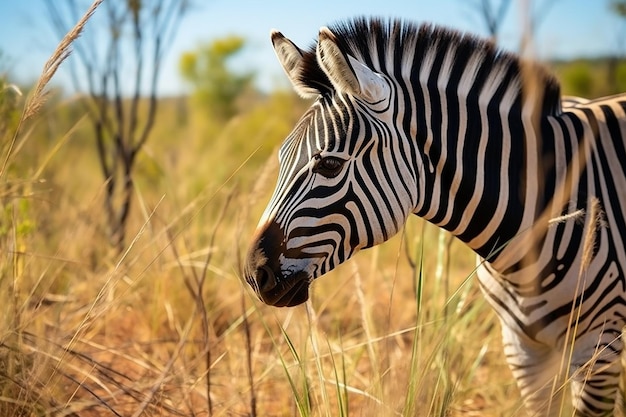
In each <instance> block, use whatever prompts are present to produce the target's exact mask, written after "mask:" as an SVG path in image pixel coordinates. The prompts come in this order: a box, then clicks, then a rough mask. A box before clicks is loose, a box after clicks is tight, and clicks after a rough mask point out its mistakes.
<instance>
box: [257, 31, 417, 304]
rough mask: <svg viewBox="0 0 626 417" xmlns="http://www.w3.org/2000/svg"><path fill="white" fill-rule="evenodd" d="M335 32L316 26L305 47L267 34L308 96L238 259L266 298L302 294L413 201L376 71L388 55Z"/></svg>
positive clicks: (398, 221)
mask: <svg viewBox="0 0 626 417" xmlns="http://www.w3.org/2000/svg"><path fill="white" fill-rule="evenodd" d="M341 29H342V27H338V28H334V29H333V30H331V29H328V28H325V27H324V28H322V29H320V32H319V38H318V41H317V43H316V45H315V46H314V47H313V48H311V50H309V51H303V50H301V49H300V48H298V47H297V46H296V45H295V44H294V43H293V42H291V41H290V40H289V39H287V38H285V37H284V36H283V35H282V34H281V33H280V32H277V31H272V33H271V39H272V44H273V46H274V50H275V52H276V55H277V56H278V59H279V61H280V63H281V65H282V66H283V69H284V70H285V72H286V73H287V76H288V78H289V80H290V81H291V83H292V84H293V87H294V89H295V90H296V92H297V93H298V94H300V95H301V96H303V97H306V98H315V101H314V103H313V104H312V106H311V108H310V109H309V110H308V111H307V112H306V113H305V114H304V116H303V117H302V118H301V119H300V121H299V122H298V124H297V125H296V127H295V128H294V129H293V131H292V132H291V134H290V135H289V136H288V137H287V138H286V140H285V141H284V143H283V144H282V146H281V148H280V150H279V162H280V168H279V176H278V182H277V185H276V188H275V190H274V194H273V196H272V198H271V200H270V202H269V204H268V206H267V208H266V209H265V212H264V214H263V216H262V217H261V220H260V222H259V225H258V227H257V230H256V233H255V235H254V238H253V242H252V244H251V247H250V249H249V252H248V257H247V260H246V265H245V276H246V280H247V281H248V283H249V284H250V285H251V286H252V288H254V290H255V291H256V292H257V294H258V295H259V297H260V298H261V299H262V300H263V301H264V302H265V303H267V304H270V305H275V306H293V305H297V304H300V303H303V302H304V301H306V300H307V299H308V296H309V285H310V283H311V282H312V280H313V279H315V278H317V277H319V276H321V275H323V274H324V273H326V272H328V271H330V270H332V269H333V268H335V267H336V266H337V265H339V264H340V263H342V262H344V261H346V260H347V259H348V258H350V257H351V256H352V255H354V254H355V253H356V252H357V251H359V250H360V249H363V248H368V247H371V246H374V245H377V244H380V243H382V242H384V241H386V240H387V239H389V238H390V237H391V236H393V235H394V234H396V233H397V232H398V230H399V229H400V228H401V227H402V225H403V224H404V222H405V221H406V218H407V217H408V215H409V213H410V212H411V211H412V208H413V203H412V202H413V201H414V200H415V195H414V194H415V190H416V189H417V187H416V184H414V182H415V177H416V176H415V173H414V170H415V168H414V166H413V165H414V164H413V163H409V160H412V159H415V158H411V156H410V155H409V154H410V152H411V151H410V150H407V149H401V148H402V146H403V145H402V144H401V141H400V140H399V136H401V132H400V131H401V130H402V129H400V128H398V127H396V124H401V123H402V115H401V114H400V113H398V111H399V109H398V107H399V106H398V103H397V97H396V96H397V90H398V89H399V87H398V85H397V84H396V82H395V81H394V80H393V77H391V76H389V74H388V73H387V71H385V70H384V68H385V66H386V65H389V63H386V62H383V61H385V60H389V59H391V60H392V62H393V58H387V57H384V56H383V55H380V56H376V55H375V56H366V54H364V53H363V52H362V51H359V48H358V47H356V46H355V45H351V44H349V43H346V41H345V36H341V35H342V33H337V32H338V31H339V32H341ZM379 29H380V28H379ZM343 30H344V32H345V31H347V29H346V28H345V27H344V28H343ZM393 148H398V149H395V150H392V149H393Z"/></svg>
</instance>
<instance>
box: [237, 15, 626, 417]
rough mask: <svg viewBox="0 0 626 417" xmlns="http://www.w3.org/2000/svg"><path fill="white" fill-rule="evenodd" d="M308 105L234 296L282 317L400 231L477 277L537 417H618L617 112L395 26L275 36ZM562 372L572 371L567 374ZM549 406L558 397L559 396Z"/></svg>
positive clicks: (349, 24)
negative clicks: (432, 235) (445, 250)
mask: <svg viewBox="0 0 626 417" xmlns="http://www.w3.org/2000/svg"><path fill="white" fill-rule="evenodd" d="M271 41H272V44H273V47H274V50H275V53H276V55H277V57H278V60H279V62H280V64H281V65H282V67H283V69H284V71H285V72H286V74H287V77H288V79H289V80H290V82H291V84H292V85H293V88H294V89H295V91H296V92H297V93H298V94H299V95H300V96H302V97H304V98H308V99H312V100H313V103H312V105H311V107H310V108H309V109H308V110H307V111H306V112H305V114H304V115H303V116H302V118H301V119H300V121H299V122H298V123H297V125H296V126H295V128H294V129H293V131H292V132H291V133H290V134H289V136H288V137H287V138H286V139H285V141H284V142H283V144H282V145H281V147H280V149H279V152H278V158H279V172H278V180H277V184H276V187H275V190H274V193H273V195H272V197H271V198H270V201H269V203H268V205H267V207H266V209H265V211H264V213H263V214H262V216H261V219H260V221H259V223H258V226H257V228H256V231H255V233H254V235H253V237H252V242H251V244H250V248H249V251H248V253H247V257H246V260H245V264H244V276H245V279H246V281H247V282H248V283H249V284H250V286H251V287H252V288H253V289H254V291H255V292H256V294H257V295H258V296H259V298H260V299H261V300H262V301H263V302H265V303H266V304H269V305H274V306H294V305H298V304H300V303H303V302H305V301H306V300H307V299H308V297H309V287H310V284H311V282H312V281H313V280H314V279H316V278H317V277H319V276H321V275H323V274H325V273H327V272H328V271H330V270H332V269H333V268H335V267H337V265H339V264H341V263H342V262H345V261H346V260H348V259H349V258H350V257H352V256H353V255H354V254H355V253H356V252H358V251H359V250H361V249H365V248H370V247H372V246H374V245H378V244H381V243H383V242H384V241H386V240H388V239H389V238H390V237H392V236H393V235H394V234H396V233H398V231H399V230H401V228H402V227H403V225H404V223H405V222H406V220H407V218H408V217H409V215H410V214H415V215H417V216H420V217H422V218H423V219H425V220H427V221H429V222H431V223H433V224H435V225H437V226H439V227H441V228H443V229H445V230H447V231H449V232H450V233H451V234H453V235H454V236H456V237H457V238H458V239H460V240H461V241H463V242H464V243H465V244H466V245H467V246H469V247H470V248H471V249H472V250H473V251H474V252H476V254H477V255H478V257H479V259H480V263H479V266H478V268H477V276H478V282H479V285H480V288H481V290H482V292H483V294H484V296H485V297H486V299H487V300H488V302H489V304H491V306H492V307H493V309H494V310H495V312H496V314H497V316H498V317H499V320H500V323H501V329H502V338H503V347H504V353H505V357H506V360H507V362H508V365H509V367H510V369H511V371H512V374H513V377H514V378H515V380H516V382H517V385H518V388H519V390H520V393H521V396H522V398H523V401H524V404H525V407H526V409H527V410H528V412H529V413H530V414H531V415H547V416H550V415H557V414H558V410H557V408H558V405H559V401H558V400H557V399H556V397H557V396H558V395H560V392H561V391H562V390H555V389H554V387H557V388H558V387H560V385H559V384H560V382H562V380H563V379H564V378H565V377H568V378H567V379H568V381H569V383H570V390H571V396H572V406H573V408H574V409H575V410H576V413H577V414H578V415H582V416H601V415H612V413H613V410H614V408H617V407H616V406H615V405H614V404H615V403H616V402H617V403H619V401H621V394H620V393H618V391H619V390H618V382H619V378H620V373H621V366H620V361H619V357H620V354H621V352H622V350H623V341H622V339H621V332H622V327H623V326H624V324H625V316H626V300H625V296H626V289H625V276H624V272H625V268H626V253H625V249H624V246H625V245H624V240H623V239H624V236H626V220H625V218H624V207H626V94H622V95H616V96H612V97H607V98H602V99H597V100H586V99H577V98H567V99H565V98H564V99H562V98H561V94H560V85H559V83H558V81H557V79H556V78H555V76H554V75H552V74H551V73H550V71H549V70H547V69H546V68H545V67H544V66H542V65H541V64H538V63H533V62H530V61H529V60H525V59H522V58H520V57H518V56H517V55H514V54H513V53H510V52H506V51H502V50H499V49H498V48H496V47H495V46H494V45H493V43H492V42H489V41H486V40H481V39H479V38H477V37H475V36H472V35H469V34H463V33H459V32H457V31H454V30H452V29H448V28H444V27H440V26H436V25H431V24H427V23H426V24H417V23H413V22H410V21H406V20H402V19H383V18H366V17H358V18H355V19H352V20H347V21H342V22H339V23H336V24H334V25H331V26H330V27H322V28H321V29H320V31H319V34H318V39H317V40H316V42H315V44H314V45H313V46H312V47H311V48H309V49H306V50H304V49H300V48H299V47H298V46H297V45H296V44H294V43H293V42H292V41H291V40H289V39H288V38H286V37H285V36H284V35H283V34H281V33H280V32H278V31H276V30H273V31H272V32H271ZM563 360H565V361H567V362H566V365H562V361H563ZM555 392H558V393H555Z"/></svg>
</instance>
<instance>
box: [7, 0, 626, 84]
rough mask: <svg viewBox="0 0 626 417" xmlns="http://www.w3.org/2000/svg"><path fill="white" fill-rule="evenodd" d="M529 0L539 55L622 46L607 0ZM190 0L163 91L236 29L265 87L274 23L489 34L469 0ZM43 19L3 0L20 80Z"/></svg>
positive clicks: (512, 20)
mask: <svg viewBox="0 0 626 417" xmlns="http://www.w3.org/2000/svg"><path fill="white" fill-rule="evenodd" d="M58 1H61V0H58ZM493 1H494V2H496V3H499V0H493ZM528 2H529V3H534V4H535V7H538V8H541V7H544V6H545V5H546V4H547V2H553V3H554V4H553V5H551V6H550V7H549V8H548V10H549V12H548V13H547V14H546V16H545V19H544V20H543V22H542V24H541V26H540V28H539V31H538V33H537V34H536V36H535V51H536V54H537V56H538V57H539V58H540V59H550V58H555V57H558V58H570V57H578V56H600V55H607V54H610V53H612V52H615V51H618V50H620V49H621V50H622V52H626V51H625V49H626V47H625V46H624V45H625V44H626V30H624V26H626V25H625V24H624V22H621V21H620V20H619V19H617V18H616V17H615V16H614V15H613V14H612V13H611V12H610V9H609V3H610V0H593V1H592V0H534V2H532V1H530V0H528ZM195 3H196V7H195V8H194V9H193V11H192V12H191V13H189V14H188V15H187V16H186V18H185V20H184V21H183V23H182V25H181V28H180V30H179V32H178V35H177V38H176V40H175V42H174V43H173V45H172V49H171V50H170V52H169V54H168V55H167V56H166V60H165V62H164V67H163V73H162V77H161V80H160V82H159V92H160V94H162V95H169V94H177V93H180V92H181V91H184V89H185V85H184V83H183V82H182V81H181V80H180V78H179V76H178V73H177V64H178V58H179V57H180V55H181V53H182V52H183V51H185V50H190V49H193V48H194V47H196V46H197V45H198V44H199V43H202V42H209V41H211V40H212V39H215V38H218V37H221V36H225V35H228V34H238V35H241V36H243V37H245V38H246V39H247V41H248V46H247V48H246V50H245V51H244V53H243V54H242V55H241V56H240V57H239V58H238V59H237V60H236V61H235V62H234V63H233V69H237V68H241V69H242V70H250V69H253V70H255V71H257V72H258V81H259V83H260V84H261V86H262V87H263V88H266V89H267V88H272V87H273V86H276V85H286V84H285V83H286V80H285V78H284V77H283V74H282V71H281V69H280V67H279V66H278V64H277V62H276V59H275V57H274V53H273V51H272V49H271V45H270V42H269V30H270V29H271V28H276V29H279V30H280V31H281V32H283V33H284V34H285V35H286V36H287V37H289V38H291V39H292V40H293V41H295V42H296V43H297V44H299V45H301V46H308V45H309V44H310V43H311V42H312V41H313V39H314V38H315V36H316V35H317V31H318V29H319V27H320V26H323V25H326V24H329V23H333V22H336V21H338V20H341V19H344V18H348V17H351V16H357V15H377V16H383V17H393V16H397V17H402V18H405V19H411V20H414V21H417V22H425V21H429V22H433V23H436V24H441V25H446V26H449V27H453V28H456V29H459V30H462V31H466V32H471V33H475V34H478V35H486V30H485V28H484V24H483V23H482V21H481V20H480V19H479V17H478V15H477V14H476V12H475V9H473V8H472V7H471V6H470V4H471V3H472V1H470V0H439V1H432V0H412V1H410V0H350V1H348V0H334V1H330V0H315V1H305V2H300V1H286V0H264V1H259V0H196V1H195ZM473 3H475V1H473ZM521 3H522V2H521V1H520V0H514V1H513V2H512V4H511V7H510V10H509V12H508V14H507V18H506V21H505V23H504V29H503V30H502V32H501V35H500V36H501V37H500V45H501V46H503V47H504V48H505V49H510V50H514V49H515V48H516V46H517V44H518V42H519V33H520V29H519V28H520V22H521V18H520V16H521V10H522V6H521ZM46 19H47V13H46V8H45V6H44V4H43V0H21V1H19V0H0V51H2V52H3V55H4V56H5V57H8V59H9V61H8V62H9V69H10V72H11V74H12V76H13V77H15V78H16V79H17V80H18V81H19V82H24V83H28V82H31V81H33V80H34V79H36V78H37V76H38V74H39V72H40V71H41V68H42V67H43V64H44V62H45V61H46V59H47V58H48V56H49V55H50V53H51V52H52V51H53V50H54V48H55V46H56V42H57V41H58V38H57V37H56V36H55V35H54V33H53V31H52V30H51V28H50V24H49V22H48V21H47V20H46ZM620 34H621V43H620ZM55 82H56V83H57V84H60V85H63V86H69V75H68V72H67V69H65V70H64V69H63V68H62V69H61V71H60V74H59V75H58V76H57V77H56V79H55Z"/></svg>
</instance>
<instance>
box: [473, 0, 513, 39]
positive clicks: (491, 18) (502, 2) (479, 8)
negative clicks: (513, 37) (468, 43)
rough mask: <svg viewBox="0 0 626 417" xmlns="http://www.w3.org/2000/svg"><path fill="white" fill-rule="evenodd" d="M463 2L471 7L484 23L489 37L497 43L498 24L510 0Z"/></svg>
mask: <svg viewBox="0 0 626 417" xmlns="http://www.w3.org/2000/svg"><path fill="white" fill-rule="evenodd" d="M463 3H464V4H467V5H469V6H470V7H471V8H472V9H473V11H474V13H476V14H477V15H478V17H479V18H480V19H481V20H482V24H484V25H485V28H486V29H487V33H488V34H489V38H490V39H491V40H492V41H493V42H494V43H497V41H498V34H499V33H500V26H501V25H502V22H503V21H504V17H505V16H506V13H507V11H508V10H509V6H510V5H511V0H497V1H496V3H497V4H496V3H494V2H493V1H491V0H472V1H470V2H465V1H464V2H463Z"/></svg>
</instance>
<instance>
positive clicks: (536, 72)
mask: <svg viewBox="0 0 626 417" xmlns="http://www.w3.org/2000/svg"><path fill="white" fill-rule="evenodd" d="M329 28H330V30H331V31H332V32H333V33H334V34H335V36H336V39H337V43H338V45H339V47H340V49H341V50H342V51H343V52H344V53H348V54H350V55H352V56H354V57H356V58H358V59H362V60H363V61H364V63H365V64H367V65H368V66H370V68H372V69H374V70H375V71H379V72H382V73H385V74H387V75H389V76H391V77H392V78H393V77H394V74H393V73H390V72H391V71H394V70H396V71H397V68H398V67H399V65H397V64H402V60H403V59H406V58H404V56H407V57H410V58H409V59H412V60H413V62H415V63H417V65H419V63H420V62H421V61H422V59H423V57H424V56H425V54H426V52H427V51H429V50H431V49H432V48H437V50H440V51H442V53H441V54H439V53H438V54H437V56H440V57H441V59H443V56H444V55H445V53H444V52H446V51H447V50H449V49H451V48H454V49H455V62H456V64H455V65H457V64H460V65H464V64H463V63H467V62H468V61H469V60H470V58H472V57H473V56H474V55H479V56H480V57H481V59H482V60H483V62H484V64H483V65H482V70H481V71H479V72H478V73H477V79H476V80H475V83H484V80H486V79H487V78H488V76H489V72H490V70H496V69H497V70H499V71H502V70H505V72H506V73H507V74H508V79H510V80H513V79H520V80H525V79H524V77H528V76H529V75H531V74H532V77H533V78H532V80H533V81H534V82H535V83H537V87H539V89H540V91H542V92H543V101H544V109H546V107H548V109H547V110H548V111H552V110H555V109H556V108H557V106H558V108H560V95H561V94H560V85H559V82H558V81H557V79H556V78H555V77H554V75H552V73H551V72H550V71H549V70H548V69H547V68H546V67H544V66H543V65H540V64H538V63H535V62H530V61H524V60H522V59H521V58H520V57H519V56H517V55H515V54H513V53H510V52H506V51H502V50H500V49H498V48H496V47H495V46H494V44H493V43H492V42H491V41H489V40H486V39H481V38H478V37H476V36H472V35H467V34H463V33H460V32H457V31H455V30H451V29H447V28H444V27H440V26H435V25H431V24H421V25H418V24H415V23H412V22H406V21H402V20H398V19H381V18H365V17H361V18H356V19H353V20H348V21H343V22H339V23H336V24H334V25H332V26H329ZM315 48H316V44H313V45H312V46H311V47H310V48H309V50H308V51H306V52H305V53H304V65H303V66H302V67H301V68H302V69H301V72H300V81H301V82H302V83H303V84H305V85H306V86H308V87H310V88H314V89H316V90H317V91H319V92H320V94H325V93H331V92H332V90H333V87H332V84H331V82H330V80H329V79H328V77H327V76H326V74H325V73H324V72H323V71H322V69H321V68H320V67H319V64H318V63H317V59H316V55H315ZM390 48H393V51H403V50H404V51H406V50H407V48H414V49H415V53H414V54H402V53H400V54H398V53H395V54H394V58H393V59H394V60H395V61H396V62H395V63H394V65H393V66H394V68H395V69H394V68H383V67H381V65H379V63H380V62H385V61H386V58H385V57H386V56H387V54H388V53H389V49H390ZM376 58H377V59H376ZM387 61H388V60H387ZM526 69H528V70H529V71H525V70H526ZM522 71H524V74H522ZM521 84H522V83H520V93H521Z"/></svg>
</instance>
